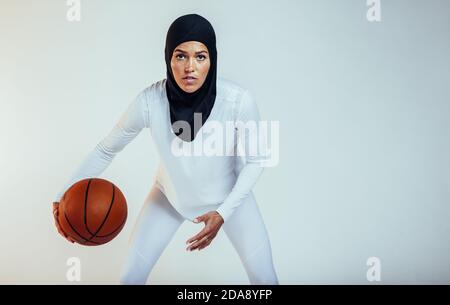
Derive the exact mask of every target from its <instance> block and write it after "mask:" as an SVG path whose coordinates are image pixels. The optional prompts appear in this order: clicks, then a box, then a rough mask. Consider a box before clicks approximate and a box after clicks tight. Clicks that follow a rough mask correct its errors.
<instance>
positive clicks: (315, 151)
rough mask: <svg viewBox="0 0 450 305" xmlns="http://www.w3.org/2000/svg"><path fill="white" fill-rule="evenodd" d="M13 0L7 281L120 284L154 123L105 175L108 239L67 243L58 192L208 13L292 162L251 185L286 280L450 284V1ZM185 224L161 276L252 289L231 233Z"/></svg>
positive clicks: (152, 155)
mask: <svg viewBox="0 0 450 305" xmlns="http://www.w3.org/2000/svg"><path fill="white" fill-rule="evenodd" d="M68 9H69V6H67V4H66V1H60V0H34V1H26V0H0V37H1V39H0V103H1V111H0V139H1V143H2V144H1V150H0V168H1V170H0V179H1V180H0V185H1V187H0V192H1V197H0V198H1V201H0V215H1V221H0V232H1V236H2V242H1V245H2V246H1V249H2V250H1V251H0V283H62V284H71V283H72V282H69V281H68V280H67V279H66V272H67V270H68V268H69V267H68V266H67V265H66V262H67V259H68V258H70V257H78V258H80V260H81V279H82V280H81V282H80V283H83V284H86V283H112V284H114V283H118V279H119V274H120V270H121V267H122V264H123V260H124V258H125V253H126V248H127V243H128V239H129V236H130V234H131V230H132V228H133V225H134V222H135V220H136V218H137V215H138V213H139V210H140V208H141V206H142V204H143V201H144V199H145V197H146V195H147V193H148V191H149V189H150V185H151V182H152V179H153V176H154V174H155V170H156V165H157V163H158V156H157V154H156V150H155V147H153V145H152V142H151V138H150V133H149V132H148V130H145V131H143V132H142V133H141V134H140V135H139V136H138V137H137V138H136V139H135V140H134V141H133V142H132V143H131V144H129V145H128V146H127V147H126V148H125V150H124V151H122V152H121V153H120V154H119V155H118V156H117V157H116V159H114V161H113V163H112V164H111V166H110V167H109V168H108V169H107V170H106V171H105V172H104V173H103V174H102V176H101V177H103V178H106V179H110V180H112V181H114V182H115V183H117V185H119V186H120V187H121V189H122V190H123V191H124V193H125V194H126V196H127V200H128V204H129V218H128V221H127V224H126V227H125V228H124V230H123V231H122V233H121V234H120V235H119V236H118V237H117V238H116V239H115V240H114V241H113V242H111V243H109V244H107V245H105V246H102V247H95V248H86V247H81V246H75V245H72V244H69V243H67V242H66V241H65V240H63V239H62V238H60V237H59V235H57V233H56V231H55V228H54V226H53V219H52V214H51V202H52V200H53V198H54V197H55V195H56V193H57V192H58V191H59V190H60V188H61V187H62V186H63V184H64V183H65V182H66V180H67V179H68V178H69V176H70V175H71V174H72V172H73V171H74V170H75V169H76V167H77V166H78V165H79V164H80V163H81V161H82V160H83V158H84V157H85V156H86V155H87V154H88V153H89V152H90V151H91V150H92V149H93V148H94V146H95V145H96V144H97V143H98V141H100V140H101V139H102V138H103V137H104V136H105V135H106V134H107V133H108V132H109V131H110V129H111V128H112V127H113V125H114V124H115V122H116V121H117V119H118V118H119V117H120V115H121V114H122V112H123V111H124V110H125V109H126V108H127V105H128V104H129V102H130V101H131V100H132V99H133V98H134V97H135V96H136V95H137V94H138V93H139V92H140V90H142V89H143V88H145V87H146V86H148V85H149V84H151V83H153V82H155V81H158V80H160V79H163V78H165V63H164V42H165V35H166V32H167V29H168V27H169V25H170V24H171V22H172V21H173V20H174V19H175V18H177V17H178V16H180V15H183V14H187V13H198V14H200V15H202V16H204V17H206V18H207V19H208V20H210V21H211V23H212V24H213V26H214V27H215V30H216V34H217V38H218V43H217V44H218V56H219V57H218V65H219V67H218V72H219V75H221V76H223V77H225V78H229V79H231V80H233V81H235V82H237V83H239V84H241V85H242V86H244V87H246V88H249V89H250V90H251V91H252V93H253V94H254V96H255V98H256V100H257V103H258V105H259V107H260V112H261V115H262V117H263V119H266V120H278V121H279V122H280V133H281V139H280V163H279V165H278V166H277V167H274V168H268V169H266V170H265V172H264V174H263V175H262V176H261V178H260V180H259V181H258V183H257V185H256V187H255V195H256V198H257V200H258V204H259V206H260V209H261V212H262V214H263V217H264V220H265V222H266V225H267V228H268V230H269V235H270V238H271V242H272V247H273V256H274V262H275V267H276V269H277V271H278V276H279V280H280V284H303V283H308V284H313V283H320V284H322V283H336V284H344V283H358V284H374V283H378V282H369V281H368V279H367V277H366V273H367V270H369V268H370V267H369V266H368V265H367V260H368V259H369V258H370V257H376V258H378V259H379V262H380V265H378V267H379V268H380V269H379V270H381V282H380V283H386V284H387V283H447V284H449V283H450V272H449V270H450V268H449V267H450V257H449V254H450V241H449V232H450V222H449V221H448V219H449V213H450V207H449V203H450V162H449V161H450V158H449V156H450V141H449V138H450V99H449V96H450V95H449V93H448V87H449V83H450V72H449V71H450V60H449V57H448V55H449V54H450V39H449V37H450V18H449V17H450V13H449V12H450V2H449V1H446V0H441V1H438V0H433V1H425V0H423V1H418V0H409V1H406V0H389V1H388V0H381V21H380V22H369V21H368V19H367V18H366V13H367V11H368V9H369V6H367V4H366V1H363V0H347V1H333V0H321V1H318V0H308V1H287V0H285V1H260V0H259V1H242V0H233V1H229V0H228V1H186V0H184V1H170V2H169V1H144V0H134V1H124V0H122V1H119V0H114V1H111V0H110V1H107V0H90V1H85V0H81V21H80V22H69V21H68V20H67V18H66V14H67V11H68ZM202 226H203V225H202V224H199V225H196V224H193V223H187V222H186V223H185V224H184V225H183V226H182V227H181V228H180V230H179V231H178V232H177V234H176V236H175V237H174V239H173V240H172V242H171V243H170V245H169V246H168V248H167V249H166V250H165V252H164V253H163V255H162V256H161V258H160V260H159V261H158V262H157V265H156V266H155V268H154V270H153V272H152V274H151V276H150V278H149V283H156V284H207V283H213V284H219V283H224V284H246V283H248V280H247V277H246V274H245V271H244V269H243V267H242V265H241V263H240V260H239V258H238V256H237V254H236V253H235V251H234V249H233V248H232V246H231V244H230V243H229V241H228V240H227V239H226V236H225V235H224V234H223V231H221V232H220V233H219V235H218V236H217V238H216V240H215V241H214V242H213V243H212V245H211V246H210V247H208V248H207V249H206V250H204V251H200V252H192V253H187V252H186V251H185V250H184V249H185V241H186V240H187V239H188V238H189V237H191V236H193V235H194V234H195V233H196V232H198V231H200V229H201V227H202Z"/></svg>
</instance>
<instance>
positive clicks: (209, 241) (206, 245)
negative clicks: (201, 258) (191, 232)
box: [198, 239, 212, 251]
mask: <svg viewBox="0 0 450 305" xmlns="http://www.w3.org/2000/svg"><path fill="white" fill-rule="evenodd" d="M211 242H212V239H209V240H208V241H207V242H206V243H205V244H204V245H203V246H200V247H198V251H200V250H203V249H204V248H206V247H208V246H209V245H210V244H211Z"/></svg>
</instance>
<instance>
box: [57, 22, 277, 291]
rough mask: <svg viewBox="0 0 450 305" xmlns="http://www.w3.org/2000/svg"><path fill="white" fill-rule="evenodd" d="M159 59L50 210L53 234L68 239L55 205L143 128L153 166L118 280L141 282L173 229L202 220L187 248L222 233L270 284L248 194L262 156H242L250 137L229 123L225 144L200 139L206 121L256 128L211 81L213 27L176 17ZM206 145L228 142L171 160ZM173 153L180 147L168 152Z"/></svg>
mask: <svg viewBox="0 0 450 305" xmlns="http://www.w3.org/2000/svg"><path fill="white" fill-rule="evenodd" d="M165 61H166V68H167V78H166V79H164V80H161V81H158V82H156V83H154V84H152V85H151V86H149V87H148V88H146V89H144V90H143V91H142V92H141V93H140V94H139V95H138V96H137V98H136V99H135V100H134V101H133V102H132V103H131V105H130V106H129V107H128V109H127V111H126V112H125V113H124V114H123V115H122V117H121V118H120V120H119V122H118V123H117V124H116V125H115V127H114V128H113V129H112V131H111V132H110V134H109V135H108V136H107V137H106V138H104V139H103V140H102V141H101V142H100V143H99V144H98V145H97V146H96V148H95V149H94V151H92V152H91V153H90V154H89V156H88V157H87V158H86V160H85V161H84V162H83V164H81V166H80V168H79V169H78V171H77V172H76V173H75V174H74V175H73V176H72V178H71V179H70V180H69V181H68V183H67V184H66V186H65V188H64V189H63V190H62V191H61V192H60V193H59V194H58V196H57V199H56V201H55V202H54V204H53V207H54V215H55V220H56V226H57V228H58V231H59V232H60V234H62V235H63V236H64V237H66V238H67V239H68V240H69V241H71V242H73V240H71V239H70V237H68V236H67V235H66V234H65V233H64V232H63V231H62V229H61V227H60V226H59V223H58V221H57V215H58V203H59V200H60V199H61V197H62V195H63V194H64V192H65V190H67V189H68V188H69V187H70V186H71V185H72V184H73V183H75V182H76V181H79V180H81V179H85V178H87V177H97V176H99V175H100V174H101V173H102V172H103V171H104V170H105V168H106V167H107V166H108V165H109V164H110V163H111V161H112V159H113V158H114V156H115V155H116V154H117V153H118V152H119V151H121V150H122V149H123V148H124V147H125V146H126V145H127V144H128V143H129V142H130V141H132V140H133V139H134V138H135V137H136V136H137V135H138V134H139V132H140V131H141V130H142V129H143V128H149V129H150V132H151V134H152V138H153V140H154V143H155V144H156V147H157V150H158V153H159V155H160V157H161V162H160V166H159V169H158V172H157V175H156V177H155V180H154V184H153V187H152V189H151V191H150V193H149V195H148V197H147V199H146V201H145V204H144V206H143V208H142V210H141V213H140V216H139V219H138V222H137V224H136V226H135V229H134V232H133V238H132V239H131V247H130V251H129V254H128V257H127V260H126V263H125V266H124V269H123V273H122V277H121V283H123V284H144V283H146V281H147V278H148V276H149V274H150V272H151V270H152V268H153V266H154V265H155V263H156V261H157V260H158V258H159V257H160V255H161V253H162V252H163V250H164V249H165V247H166V246H167V245H168V244H169V242H170V240H171V239H172V237H173V236H174V234H175V232H176V231H177V230H178V228H179V227H180V225H181V224H182V223H183V222H184V221H185V220H189V221H193V222H194V223H200V222H204V223H205V227H204V229H203V230H201V231H200V232H199V233H198V234H196V235H195V236H193V237H192V238H190V239H189V240H188V241H187V244H188V247H187V250H190V251H193V250H201V249H204V248H205V247H207V246H209V245H210V244H211V242H212V241H213V239H214V237H215V236H216V235H217V233H218V231H219V230H220V228H222V227H223V229H224V231H225V233H226V235H227V236H228V238H229V239H230V241H231V243H232V244H233V246H234V247H235V249H236V251H237V252H238V254H239V256H240V258H241V260H242V263H243V265H244V268H245V270H246V272H247V275H248V277H249V280H250V283H252V284H278V279H277V275H276V273H275V270H274V267H273V262H272V253H271V246H270V241H269V238H268V234H267V231H266V228H265V224H264V222H263V219H262V217H261V214H260V211H259V209H258V206H257V204H256V201H255V197H254V195H253V193H252V191H251V189H252V187H253V185H254V184H255V183H256V180H257V179H258V177H259V176H260V174H261V172H262V170H263V167H262V165H261V164H263V162H264V161H265V160H266V155H265V154H262V153H259V154H258V153H256V154H250V153H249V150H248V147H249V145H250V143H249V141H250V139H255V138H256V133H255V132H254V131H251V129H246V128H245V129H244V128H243V127H242V125H239V124H235V125H233V127H234V128H233V129H232V132H231V133H228V134H226V135H225V137H223V136H222V137H217V136H221V135H219V134H217V133H218V131H217V130H218V129H214V130H213V131H212V132H211V133H209V137H206V136H205V135H204V133H205V131H206V130H207V129H211V128H210V126H209V127H208V123H213V122H215V123H221V124H224V123H225V122H230V121H231V122H237V121H242V122H248V121H253V122H258V121H259V112H258V108H257V106H256V104H255V102H254V101H253V99H252V97H251V95H250V93H249V92H248V90H245V89H243V88H241V87H240V86H238V85H236V84H234V83H232V82H230V81H227V80H224V79H221V78H217V76H216V71H217V51H216V37H215V33H214V29H213V27H212V26H211V24H210V23H209V22H208V21H207V20H206V19H205V18H203V17H201V16H199V15H197V14H190V15H185V16H181V17H179V18H178V19H176V20H175V21H174V22H173V23H172V25H171V26H170V28H169V31H168V33H167V38H166V48H165ZM212 138H214V139H220V140H219V141H218V142H217V141H216V144H217V143H221V142H222V144H223V142H227V141H229V140H231V143H233V146H231V150H230V148H229V147H230V146H227V147H228V148H226V149H225V150H226V153H225V154H219V155H208V156H205V155H204V154H200V155H198V154H180V151H181V152H186V151H191V152H192V150H191V149H193V150H194V151H195V147H199V144H202V143H205V142H206V141H208V140H211V139H212ZM240 139H244V140H243V142H244V144H243V145H245V146H244V153H245V156H244V157H245V158H240V157H239V156H238V155H237V154H236V150H237V149H239V148H238V145H237V144H238V143H239V141H240ZM202 141H203V142H202ZM241 142H242V141H241ZM227 143H228V142H227ZM177 147H178V148H182V149H181V150H180V149H178V152H176V151H177V149H176V148H177ZM219 147H222V146H221V145H219ZM243 159H245V161H244V162H242V160H243Z"/></svg>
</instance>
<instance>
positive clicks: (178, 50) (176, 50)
mask: <svg viewBox="0 0 450 305" xmlns="http://www.w3.org/2000/svg"><path fill="white" fill-rule="evenodd" d="M173 52H174V53H175V52H181V53H187V52H186V51H183V50H181V49H175V51H173ZM200 53H208V51H205V50H203V51H198V52H195V54H200Z"/></svg>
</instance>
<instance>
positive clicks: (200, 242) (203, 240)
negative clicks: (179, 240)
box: [188, 235, 209, 251]
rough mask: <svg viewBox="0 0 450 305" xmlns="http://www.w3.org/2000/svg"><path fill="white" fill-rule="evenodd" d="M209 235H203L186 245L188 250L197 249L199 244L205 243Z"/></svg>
mask: <svg viewBox="0 0 450 305" xmlns="http://www.w3.org/2000/svg"><path fill="white" fill-rule="evenodd" d="M208 238H209V236H208V235H207V236H204V237H203V238H202V239H200V240H199V241H196V242H195V243H194V244H192V245H191V246H189V247H188V250H189V251H194V250H195V249H197V248H198V247H199V246H201V245H203V244H204V243H206V242H207V241H208Z"/></svg>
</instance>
